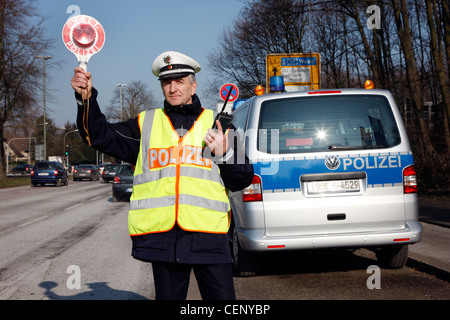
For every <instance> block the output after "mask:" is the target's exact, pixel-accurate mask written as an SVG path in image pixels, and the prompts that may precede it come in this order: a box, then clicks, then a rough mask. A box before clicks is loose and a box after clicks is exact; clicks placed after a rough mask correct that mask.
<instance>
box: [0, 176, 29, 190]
mask: <svg viewBox="0 0 450 320" xmlns="http://www.w3.org/2000/svg"><path fill="white" fill-rule="evenodd" d="M30 183H31V178H30V177H29V176H25V177H23V176H20V177H6V179H4V180H0V188H11V187H20V186H26V185H29V184H30Z"/></svg>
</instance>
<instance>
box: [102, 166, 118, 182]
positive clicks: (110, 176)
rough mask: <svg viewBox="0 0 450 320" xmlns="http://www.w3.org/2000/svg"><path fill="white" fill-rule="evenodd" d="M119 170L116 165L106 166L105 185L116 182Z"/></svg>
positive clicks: (103, 176) (103, 175)
mask: <svg viewBox="0 0 450 320" xmlns="http://www.w3.org/2000/svg"><path fill="white" fill-rule="evenodd" d="M118 168H119V165H115V164H108V165H106V166H104V168H103V172H102V181H103V182H104V183H108V182H110V181H114V177H115V176H116V173H117V169H118Z"/></svg>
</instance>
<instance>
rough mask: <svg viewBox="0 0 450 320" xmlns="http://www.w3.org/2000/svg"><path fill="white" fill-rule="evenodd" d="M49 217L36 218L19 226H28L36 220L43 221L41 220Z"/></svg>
mask: <svg viewBox="0 0 450 320" xmlns="http://www.w3.org/2000/svg"><path fill="white" fill-rule="evenodd" d="M47 218H48V216H43V217H40V218H37V219H34V220H32V221H28V222H25V223H22V224H21V225H19V227H25V226H28V225H30V224H33V223H35V222H38V221H41V220H44V219H47Z"/></svg>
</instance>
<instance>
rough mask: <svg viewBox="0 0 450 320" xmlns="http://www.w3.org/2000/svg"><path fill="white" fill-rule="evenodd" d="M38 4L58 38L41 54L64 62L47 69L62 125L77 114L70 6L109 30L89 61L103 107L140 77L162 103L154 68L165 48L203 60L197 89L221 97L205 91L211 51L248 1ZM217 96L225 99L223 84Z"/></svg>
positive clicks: (53, 110)
mask: <svg viewBox="0 0 450 320" xmlns="http://www.w3.org/2000/svg"><path fill="white" fill-rule="evenodd" d="M36 4H37V7H38V9H39V12H40V13H41V14H43V15H45V16H47V17H48V19H47V20H46V21H45V28H46V36H47V37H48V38H50V39H52V40H53V41H54V45H53V48H52V49H51V50H50V51H49V52H42V53H41V55H42V56H47V55H51V56H53V59H52V60H49V61H48V62H47V63H49V64H55V63H56V62H59V64H60V65H59V66H58V67H56V66H53V67H51V66H50V65H49V68H48V73H47V74H48V78H47V85H48V86H47V112H48V116H49V117H51V118H53V119H54V120H55V122H56V124H57V125H59V126H62V125H64V124H65V123H66V122H67V121H70V122H71V123H72V122H75V119H76V103H75V100H74V95H73V90H72V88H71V87H70V79H71V77H72V75H73V68H74V67H76V66H77V65H78V63H77V59H76V57H75V55H74V54H73V53H71V52H70V51H69V50H68V49H66V47H65V46H64V43H63V41H62V36H61V33H62V28H63V26H64V24H65V23H66V21H67V19H68V18H69V17H70V16H71V14H72V13H67V9H68V7H69V6H71V5H76V6H78V7H79V8H80V13H81V14H83V15H88V16H92V17H93V18H95V19H97V20H98V21H99V22H100V23H101V24H102V26H103V28H104V30H105V33H106V42H105V45H104V47H103V49H102V50H101V51H100V52H99V53H98V54H96V55H94V56H93V57H92V58H91V60H90V61H89V65H88V70H89V71H90V72H92V75H93V81H94V87H95V88H97V89H98V90H99V99H98V101H99V103H100V106H101V107H102V109H103V110H105V109H106V107H107V106H108V105H109V103H110V100H111V97H112V95H113V92H114V90H115V89H116V84H118V83H130V82H131V81H135V80H141V81H143V82H145V83H146V84H148V86H149V88H150V90H151V91H152V93H153V95H154V97H155V98H156V99H157V100H158V101H159V102H160V103H162V101H163V97H162V93H161V88H160V86H159V81H158V80H157V78H156V77H155V76H154V75H153V74H152V73H151V66H152V63H153V61H154V59H155V58H156V57H157V56H158V55H159V54H160V53H162V52H164V51H168V50H174V51H180V52H183V53H185V54H187V55H189V56H191V57H193V58H194V59H195V60H197V61H198V62H199V63H200V65H201V66H202V71H201V72H200V73H199V74H198V76H197V80H198V83H199V89H198V91H197V93H198V94H199V96H200V99H201V100H203V101H205V102H206V100H208V101H214V99H215V98H216V97H212V98H211V97H208V99H206V97H202V96H204V95H203V94H202V88H203V87H205V86H206V82H207V80H208V79H211V76H210V75H209V74H208V67H207V56H208V54H210V53H212V52H213V51H214V50H215V49H216V48H218V45H219V39H218V37H219V35H221V34H222V32H223V30H224V28H225V27H229V26H231V25H232V22H233V21H234V20H235V19H236V18H237V17H238V14H239V11H240V9H241V8H242V6H243V5H242V2H241V1H240V0H227V1H219V0H192V1H186V0H184V1H182V0H172V1H153V0H128V1H123V0H122V1H119V0H37V1H36ZM39 61H41V60H39ZM225 82H226V81H224V83H225ZM217 101H220V97H219V88H218V92H217ZM205 107H209V106H207V105H205Z"/></svg>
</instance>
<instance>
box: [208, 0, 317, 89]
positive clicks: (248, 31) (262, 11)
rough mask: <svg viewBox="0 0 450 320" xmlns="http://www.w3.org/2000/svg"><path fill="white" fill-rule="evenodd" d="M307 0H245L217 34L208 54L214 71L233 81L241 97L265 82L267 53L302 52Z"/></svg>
mask: <svg viewBox="0 0 450 320" xmlns="http://www.w3.org/2000/svg"><path fill="white" fill-rule="evenodd" d="M308 3H309V2H308V1H306V0H262V1H260V0H247V1H246V2H245V3H244V8H243V9H242V12H241V14H240V16H239V18H238V19H237V20H236V21H235V22H234V25H233V27H232V28H231V27H230V28H227V29H225V31H224V32H223V34H222V35H221V36H220V43H221V44H220V48H218V49H217V50H215V51H214V53H211V54H210V55H209V56H208V61H209V67H210V68H211V69H212V71H213V73H214V75H215V76H216V77H217V78H219V79H227V80H226V81H232V82H236V84H237V85H238V86H239V88H240V92H241V96H242V97H248V96H251V95H252V94H253V90H254V88H255V86H256V85H259V84H261V85H265V82H266V70H265V63H266V55H267V54H269V53H295V52H303V44H302V40H303V38H304V35H305V31H306V30H307V28H306V26H307V22H306V20H307V14H308V10H309V6H308ZM212 90H213V92H217V90H218V88H212Z"/></svg>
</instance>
